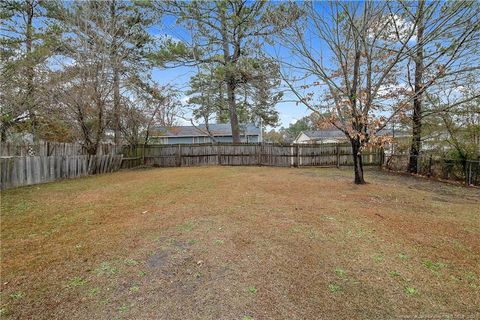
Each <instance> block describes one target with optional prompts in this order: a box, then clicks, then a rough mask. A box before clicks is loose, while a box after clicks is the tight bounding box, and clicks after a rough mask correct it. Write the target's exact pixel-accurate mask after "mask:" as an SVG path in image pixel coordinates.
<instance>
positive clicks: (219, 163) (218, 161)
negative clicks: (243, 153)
mask: <svg viewBox="0 0 480 320" xmlns="http://www.w3.org/2000/svg"><path fill="white" fill-rule="evenodd" d="M217 164H218V165H222V156H221V154H220V145H219V144H218V143H217Z"/></svg>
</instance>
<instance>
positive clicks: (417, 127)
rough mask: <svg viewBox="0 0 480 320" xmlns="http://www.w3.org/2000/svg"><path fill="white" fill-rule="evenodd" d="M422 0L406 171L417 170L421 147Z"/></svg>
mask: <svg viewBox="0 0 480 320" xmlns="http://www.w3.org/2000/svg"><path fill="white" fill-rule="evenodd" d="M423 6H424V0H419V1H418V22H417V50H416V57H415V96H414V98H413V117H412V127H413V128H412V145H411V147H410V159H409V163H408V171H409V172H411V173H417V172H418V160H419V158H418V157H419V155H420V150H421V148H422V144H421V137H422V101H423V33H424V30H425V22H424V13H423Z"/></svg>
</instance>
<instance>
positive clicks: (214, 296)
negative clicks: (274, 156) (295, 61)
mask: <svg viewBox="0 0 480 320" xmlns="http://www.w3.org/2000/svg"><path fill="white" fill-rule="evenodd" d="M366 178H367V181H368V182H369V184H367V185H364V186H355V185H353V184H352V183H351V180H352V173H351V171H350V170H347V169H340V170H339V169H325V168H318V169H314V168H308V169H294V168H265V167H262V168H259V167H203V168H171V169H149V170H133V171H123V172H118V173H114V174H106V175H102V176H93V177H87V178H82V179H76V180H69V181H62V182H57V183H51V184H44V185H38V186H32V187H26V188H19V189H14V190H7V191H5V192H2V199H1V200H2V201H1V209H2V212H1V240H2V243H1V244H2V247H1V267H2V268H1V296H0V298H1V306H0V312H1V314H2V318H3V317H6V318H12V319H29V318H35V319H85V318H91V319H313V318H315V319H318V318H321V319H323V318H324V319H333V318H335V319H353V318H355V319H386V318H389V319H391V318H413V317H417V318H418V317H423V318H435V319H444V318H445V319H448V318H471V319H474V318H477V317H479V316H480V314H479V313H478V305H480V280H479V278H480V267H479V266H480V190H478V189H469V188H463V187H460V186H455V185H448V184H444V183H439V182H434V181H429V180H425V179H417V178H413V177H405V176H398V175H393V174H389V173H384V172H380V171H376V170H370V171H367V173H366Z"/></svg>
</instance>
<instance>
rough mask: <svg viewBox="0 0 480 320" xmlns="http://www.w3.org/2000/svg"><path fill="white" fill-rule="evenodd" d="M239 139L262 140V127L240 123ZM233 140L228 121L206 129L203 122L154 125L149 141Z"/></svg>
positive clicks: (188, 142) (205, 141) (174, 142)
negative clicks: (192, 124)
mask: <svg viewBox="0 0 480 320" xmlns="http://www.w3.org/2000/svg"><path fill="white" fill-rule="evenodd" d="M240 141H241V142H244V143H261V142H263V137H262V128H261V126H256V125H255V124H253V123H249V124H245V125H240ZM215 142H220V143H221V142H224V143H225V142H226V143H228V142H230V143H231V142H233V138H232V128H231V126H230V124H229V123H226V124H223V123H222V124H210V125H209V126H208V130H207V128H206V126H205V125H204V124H202V125H198V126H175V127H154V128H153V129H152V130H151V132H150V138H149V143H158V144H192V143H215Z"/></svg>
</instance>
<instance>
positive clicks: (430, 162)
mask: <svg viewBox="0 0 480 320" xmlns="http://www.w3.org/2000/svg"><path fill="white" fill-rule="evenodd" d="M431 175H432V155H430V158H429V159H428V176H429V177H430V176H431Z"/></svg>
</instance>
